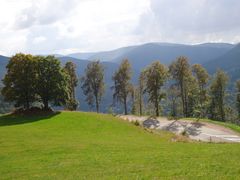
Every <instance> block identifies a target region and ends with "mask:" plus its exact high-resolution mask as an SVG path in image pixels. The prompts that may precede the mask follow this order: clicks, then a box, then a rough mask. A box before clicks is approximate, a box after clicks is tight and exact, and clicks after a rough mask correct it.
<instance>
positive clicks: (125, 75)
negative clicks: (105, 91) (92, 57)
mask: <svg viewBox="0 0 240 180" xmlns="http://www.w3.org/2000/svg"><path fill="white" fill-rule="evenodd" d="M131 75H132V72H131V65H130V63H129V61H128V60H127V59H125V60H123V61H122V63H121V65H120V67H119V69H118V70H117V71H116V72H115V73H114V75H113V77H112V79H113V81H114V86H113V87H112V88H113V89H114V94H113V99H114V101H117V102H120V103H122V104H123V105H124V113H125V114H128V109H127V100H128V96H129V95H130V94H131V92H132V90H133V86H132V84H131V82H130V80H131Z"/></svg>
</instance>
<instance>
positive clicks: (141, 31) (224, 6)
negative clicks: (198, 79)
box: [0, 0, 240, 55]
mask: <svg viewBox="0 0 240 180" xmlns="http://www.w3.org/2000/svg"><path fill="white" fill-rule="evenodd" d="M239 9H240V1H237V0H192V1H190V0H181V1H179V0H121V1H117V0H101V1H99V0H51V1H50V0H41V1H37V0H21V1H18V0H0V16H1V17H2V18H1V19H0V26H1V28H0V38H1V41H0V52H1V53H2V52H3V54H4V55H12V54H14V53H16V52H19V51H22V52H26V53H34V54H46V53H50V54H51V53H60V54H61V53H68V52H78V51H81V52H82V51H98V50H108V49H113V48H117V47H121V46H127V45H133V44H139V43H144V42H150V41H165V42H166V41H168V42H178V43H200V42H203V41H215V42H222V41H225V42H238V41H239V40H240V33H239V32H240V22H239V20H238V19H239V15H240V13H239Z"/></svg>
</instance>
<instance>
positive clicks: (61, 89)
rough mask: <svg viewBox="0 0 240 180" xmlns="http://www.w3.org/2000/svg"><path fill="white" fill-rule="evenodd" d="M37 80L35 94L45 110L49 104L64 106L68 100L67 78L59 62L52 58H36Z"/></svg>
mask: <svg viewBox="0 0 240 180" xmlns="http://www.w3.org/2000/svg"><path fill="white" fill-rule="evenodd" d="M35 59H36V61H37V80H36V93H37V95H38V96H39V100H40V101H41V102H42V103H43V108H44V109H45V110H48V109H49V102H53V103H54V105H62V104H65V103H66V102H67V101H68V100H69V87H68V81H69V76H68V75H67V73H66V72H65V71H64V70H63V69H62V68H61V65H60V61H59V60H58V59H57V58H55V57H54V56H46V57H44V56H36V57H35Z"/></svg>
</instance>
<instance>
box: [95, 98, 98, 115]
mask: <svg viewBox="0 0 240 180" xmlns="http://www.w3.org/2000/svg"><path fill="white" fill-rule="evenodd" d="M95 101H96V109H97V113H99V102H98V95H97V94H96V95H95Z"/></svg>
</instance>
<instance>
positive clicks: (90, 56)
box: [67, 46, 135, 61]
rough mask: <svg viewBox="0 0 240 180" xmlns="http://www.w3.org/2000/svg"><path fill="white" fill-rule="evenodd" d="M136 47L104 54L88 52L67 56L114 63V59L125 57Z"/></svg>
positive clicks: (103, 52) (104, 52)
mask: <svg viewBox="0 0 240 180" xmlns="http://www.w3.org/2000/svg"><path fill="white" fill-rule="evenodd" d="M134 48H135V46H129V47H123V48H119V49H115V50H112V51H102V52H89V53H88V52H87V53H74V54H69V55H67V56H70V57H74V58H78V59H86V60H91V61H92V60H101V61H112V60H113V59H115V58H117V57H119V56H121V55H124V54H125V53H127V52H129V51H131V50H132V49H134Z"/></svg>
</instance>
